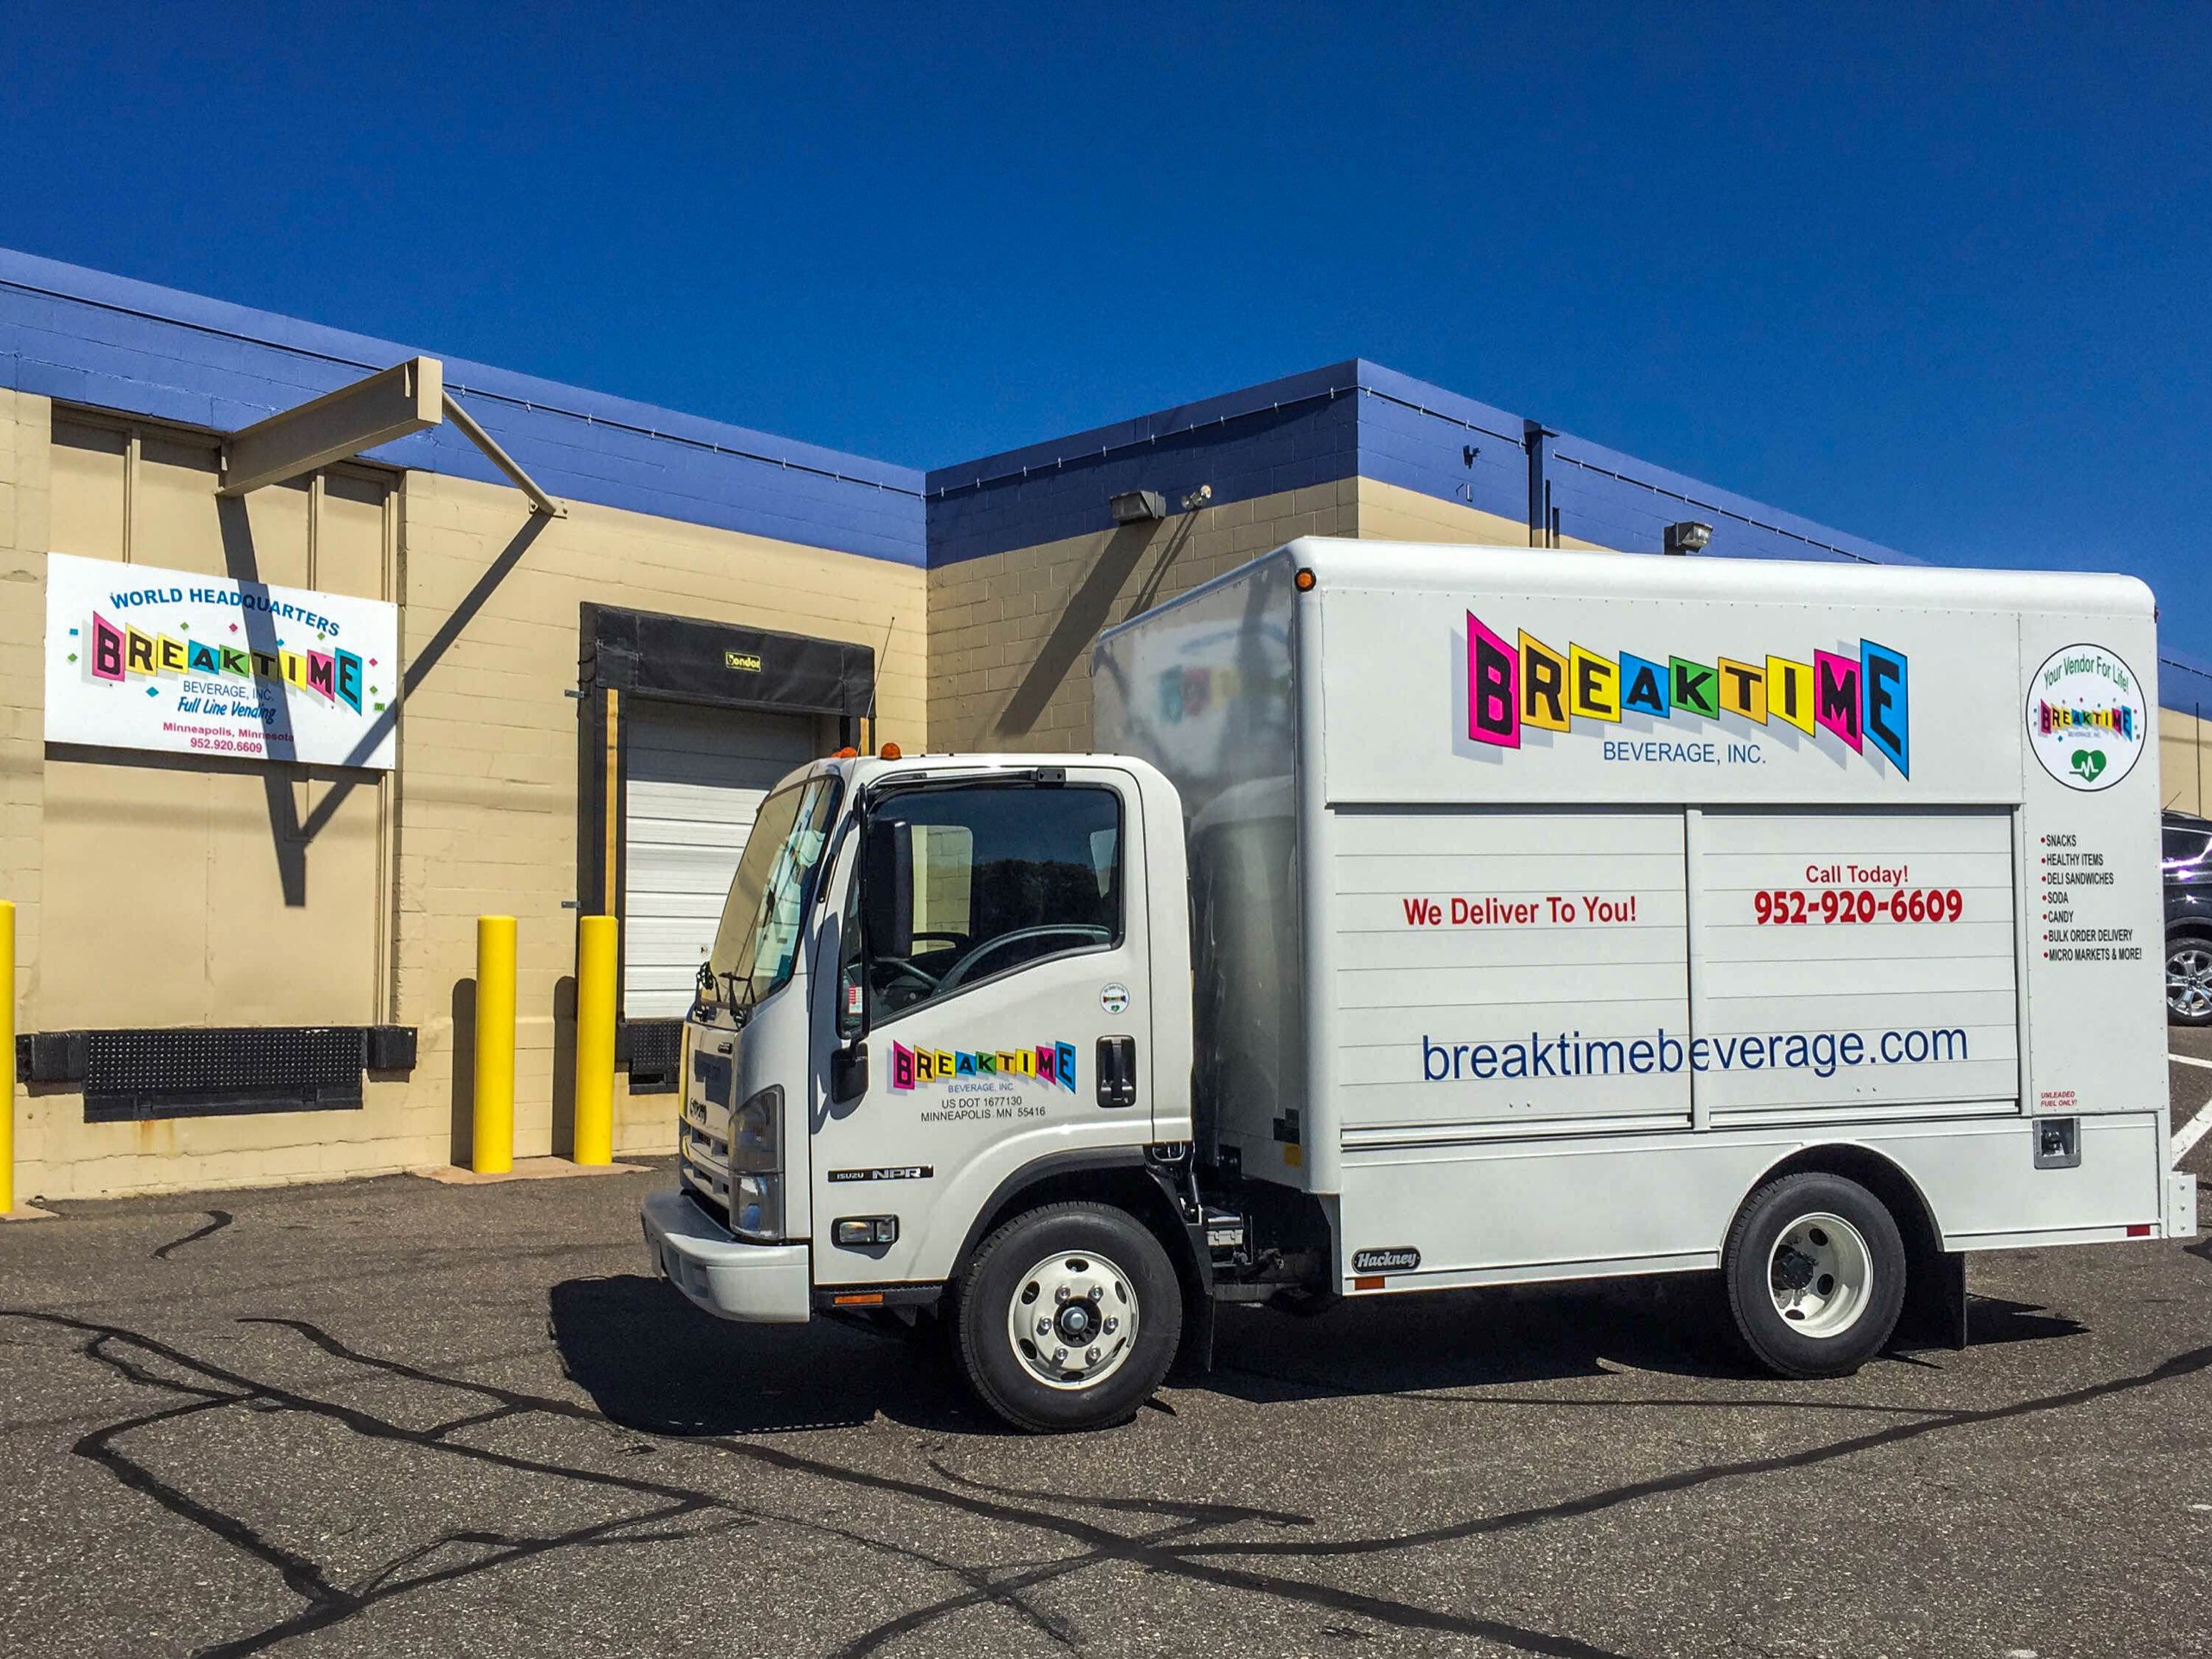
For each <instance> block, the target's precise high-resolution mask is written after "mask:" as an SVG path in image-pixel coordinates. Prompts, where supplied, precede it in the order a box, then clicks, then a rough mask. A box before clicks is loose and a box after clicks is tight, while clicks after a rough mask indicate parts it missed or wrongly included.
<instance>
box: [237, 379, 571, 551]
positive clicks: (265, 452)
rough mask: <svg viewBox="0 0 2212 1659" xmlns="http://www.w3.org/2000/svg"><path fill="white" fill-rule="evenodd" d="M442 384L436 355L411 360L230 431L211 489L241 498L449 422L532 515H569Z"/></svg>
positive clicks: (564, 516)
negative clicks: (218, 478)
mask: <svg viewBox="0 0 2212 1659" xmlns="http://www.w3.org/2000/svg"><path fill="white" fill-rule="evenodd" d="M445 381H446V375H445V365H443V364H442V363H441V362H439V360H438V359H436V358H435V357H410V358H409V359H407V361H405V362H404V363H395V364H394V365H392V366H391V367H390V368H388V369H385V370H384V371H382V372H379V373H377V374H372V375H370V376H369V377H368V378H366V379H363V380H357V381H355V382H354V383H353V385H350V386H340V387H339V389H338V390H337V391H330V392H325V393H324V394H323V395H322V396H321V397H317V398H315V399H314V400H313V401H311V402H308V403H304V404H300V405H299V406H298V407H297V408H296V409H288V410H283V411H282V412H280V413H278V414H275V415H271V416H270V417H269V418H268V419H267V420H265V421H257V422H255V423H253V424H252V425H251V426H249V427H246V428H244V429H241V430H239V431H237V432H233V433H232V434H231V435H230V436H229V438H228V439H226V441H225V442H224V445H223V485H222V488H221V489H220V490H219V491H218V492H217V493H218V494H220V495H226V496H240V495H244V494H245V493H247V492H248V491H250V490H258V489H262V488H264V487H265V486H269V485H271V484H281V483H283V481H284V480H286V479H290V478H297V477H299V476H301V474H304V473H311V472H314V471H315V469H316V468H317V467H327V466H328V465H329V464H330V463H331V462H332V461H344V460H346V459H348V458H349V457H351V456H353V455H358V454H360V453H361V452H362V451H363V450H365V449H373V448H376V447H377V446H378V445H379V444H385V443H390V442H393V441H394V440H395V439H398V438H405V437H411V436H413V435H415V434H416V433H417V432H423V431H427V430H428V429H430V428H431V427H434V426H438V425H441V424H442V423H445V422H446V421H448V420H450V421H451V422H452V423H454V426H456V427H458V428H459V429H461V435H462V436H463V437H465V438H467V440H468V441H469V442H471V443H473V444H474V445H475V446H476V447H477V448H479V449H480V450H482V451H483V452H484V454H485V456H486V459H488V460H489V461H491V463H492V464H493V466H494V467H498V468H499V470H500V471H501V472H503V473H505V474H506V475H507V476H508V478H510V479H512V480H513V481H514V486H515V487H516V488H517V489H518V490H520V491H521V492H522V493H524V495H526V496H528V497H529V498H530V510H531V512H535V513H543V514H544V515H545V516H546V517H547V518H567V517H568V516H569V510H568V508H567V507H566V506H564V505H562V504H561V503H560V502H558V501H556V500H555V499H553V498H552V497H551V496H550V495H548V494H546V493H545V492H544V491H543V490H542V489H540V488H539V487H538V486H537V480H535V479H533V478H531V475H530V474H528V473H526V472H524V471H523V469H522V467H521V466H520V465H519V464H518V462H517V461H515V459H514V457H513V456H512V455H510V454H508V453H507V452H506V451H505V450H504V449H502V448H499V444H498V443H497V442H494V441H493V437H492V435H491V434H490V433H488V432H486V430H485V429H483V428H482V427H480V426H479V425H478V424H477V423H476V422H475V419H474V416H471V415H470V414H469V412H468V411H467V410H465V409H463V408H462V407H461V405H460V404H458V403H456V402H455V401H454V396H453V394H452V393H451V392H449V391H447V390H446V387H445Z"/></svg>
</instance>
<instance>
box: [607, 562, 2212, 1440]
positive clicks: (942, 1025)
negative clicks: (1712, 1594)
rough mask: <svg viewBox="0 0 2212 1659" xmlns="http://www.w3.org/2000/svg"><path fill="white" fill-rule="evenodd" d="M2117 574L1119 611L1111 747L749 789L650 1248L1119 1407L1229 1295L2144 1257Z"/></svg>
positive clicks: (2134, 878) (2155, 1117)
mask: <svg viewBox="0 0 2212 1659" xmlns="http://www.w3.org/2000/svg"><path fill="white" fill-rule="evenodd" d="M2156 662H2157V647H2156V640H2155V638H2154V634H2153V630H2152V601H2151V595H2150V594H2149V592H2148V591H2147V590H2146V589H2145V588H2144V587H2143V586H2142V585H2141V584H2140V583H2139V582H2133V581H2132V580H2126V579H2123V578H2119V577H2112V576H2081V575H2040V574H2024V573H2018V572H2003V573H1999V572H1981V571H1967V570H1938V569H1894V568H1884V569H1868V568H1854V567H1844V566H1835V565H1814V564H1796V563H1751V562H1738V561H1726V560H1719V559H1711V560H1707V559H1684V558H1661V557H1649V558H1645V557H1630V556H1619V555H1606V554H1580V553H1564V552H1551V551H1532V550H1526V549H1512V548H1482V547H1442V546H1406V545H1395V544H1387V543H1373V542H1345V541H1326V540H1306V541H1300V542H1295V543H1292V544H1290V545H1289V546H1287V547H1286V548H1283V549H1281V550H1278V551H1276V552H1274V553H1272V554H1269V555H1268V556H1265V557H1263V558H1261V559H1259V560H1257V561H1256V562H1255V563H1251V564H1249V565H1247V566H1245V567H1244V568H1243V569H1239V570H1237V571H1235V572H1233V573H1231V574H1230V575H1225V576H1224V577H1222V578H1220V579H1218V580H1217V581H1215V582H1210V583H1208V584H1207V585H1205V586H1204V587H1202V588H1197V589H1195V590H1194V591H1192V592H1191V593H1189V594H1185V595H1184V596H1183V597H1181V598H1180V599H1178V600H1176V601H1173V602H1172V603H1170V604H1166V605H1163V606H1161V607H1159V608H1158V609H1156V610H1154V611H1151V612H1149V613H1146V614H1145V615H1143V616H1141V617H1138V618H1136V619H1135V620H1132V621H1130V622H1128V623H1127V624H1125V625H1124V626H1121V627H1119V628H1116V629H1115V630H1113V631H1111V632H1109V633H1108V634H1106V635H1105V636H1104V637H1103V639H1101V641H1100V642H1099V645H1098V646H1097V649H1096V658H1095V660H1094V662H1093V664H1092V680H1093V692H1094V698H1095V706H1096V725H1097V732H1098V741H1099V742H1100V744H1101V746H1102V747H1101V752H1100V753H1090V754H1066V755H922V756H913V757H908V758H905V759H900V758H898V757H897V756H896V753H895V751H890V750H887V752H886V753H887V758H885V759H880V760H879V759H868V758H862V757H858V756H855V755H852V754H850V753H847V754H846V755H844V756H842V757H838V758H835V759H832V760H824V761H821V762H817V763H816V764H814V765H811V766H807V767H805V768H804V769H803V770H801V771H799V772H794V773H793V774H792V775H791V778H789V779H787V780H786V781H785V783H784V784H783V785H781V786H780V787H779V789H778V790H777V791H776V792H775V793H774V794H773V795H772V796H771V797H770V798H769V799H768V800H767V802H766V804H764V805H763V806H762V808H761V809H760V818H759V821H758V823H757V824H756V826H755V828H754V829H753V839H752V840H751V842H749V843H748V845H747V849H746V852H745V855H744V859H743V862H742V865H741V868H740V869H739V871H738V873H737V877H736V880H735V882H734V885H733V887H732V891H731V894H730V899H729V905H728V911H727V912H726V914H725V917H724V919H723V922H722V925H721V935H720V938H718V940H717V942H716V944H715V947H714V950H713V952H712V957H711V960H710V962H709V965H708V967H707V969H703V970H702V987H701V990H700V994H699V997H698V1001H697V1004H696V1007H694V1009H693V1011H692V1014H691V1016H690V1020H688V1022H687V1024H686V1028H685V1043H686V1058H685V1077H686V1084H685V1093H684V1098H683V1125H682V1160H681V1171H680V1179H681V1185H680V1186H679V1187H678V1189H677V1190H676V1191H674V1192H664V1193H658V1194H656V1195H654V1196H652V1198H649V1199H648V1200H647V1202H646V1205H645V1216H644V1220H645V1234H646V1237H647V1242H648V1245H649V1248H650V1249H651V1250H652V1256H653V1260H654V1262H655V1264H656V1266H657V1267H658V1270H659V1271H660V1272H662V1273H663V1274H665V1275H666V1276H667V1277H668V1278H669V1279H670V1280H671V1281H672V1282H673V1283H674V1284H675V1285H676V1286H677V1287H678V1288H680V1289H681V1290H682V1291H683V1294H685V1295H686V1296H688V1297H690V1299H691V1300H693V1301H695V1302H696V1303H697V1304H698V1305H699V1306H702V1307H703V1308H705V1309H706V1310H708V1311H709V1312H710V1313H716V1314H720V1315H721V1316H722V1317H724V1318H728V1319H753V1320H783V1321H794V1322H795V1321H799V1320H804V1319H810V1318H811V1317H813V1316H815V1315H816V1314H817V1313H838V1312H843V1313H853V1314H861V1315H864V1316H867V1317H873V1318H878V1319H899V1320H902V1321H906V1322H908V1323H912V1322H914V1321H917V1320H920V1319H931V1320H938V1321H943V1322H944V1323H945V1324H946V1325H949V1326H950V1334H951V1335H952V1336H953V1337H954V1338H956V1348H957V1354H958V1356H959V1362H960V1364H961V1366H962V1369H963V1371H964V1372H965V1374H966V1376H967V1377H968V1379H969V1382H970V1383H972V1385H973V1386H974V1388H975V1389H976V1393H977V1394H978V1395H980V1396H981V1398H982V1400H983V1402H985V1403H986V1404H987V1405H988V1406H989V1407H990V1408H992V1409H993V1410H995V1412H997V1413H998V1414H1000V1415H1001V1416H1002V1417H1004V1418H1005V1419H1006V1420H1007V1421H1009V1422H1012V1423H1014V1424H1016V1425H1018V1426H1020V1427H1025V1428H1029V1429H1039V1430H1050V1429H1067V1428H1080V1427H1091V1426H1095V1425H1098V1424H1103V1423H1110V1422H1114V1421H1119V1420H1122V1419H1124V1418H1126V1417H1128V1415H1129V1414H1130V1413H1132V1412H1133V1411H1134V1410H1135V1409H1136V1408H1137V1407H1138V1405H1139V1404H1140V1403H1141V1402H1142V1401H1143V1400H1144V1399H1145V1398H1146V1396H1147V1395H1149V1394H1150V1393H1151V1392H1152V1391H1153V1389H1154V1388H1156V1387H1157V1386H1158V1385H1159V1383H1160V1381H1161V1379H1162V1378H1163V1377H1164V1376H1166V1374H1167V1371H1168V1370H1169V1367H1170V1365H1171V1363H1173V1362H1174V1360H1175V1359H1176V1357H1177V1355H1178V1351H1179V1350H1180V1351H1181V1352H1182V1354H1183V1356H1184V1357H1185V1360H1186V1362H1191V1363H1198V1364H1204V1363H1206V1361H1207V1358H1208V1356H1209V1353H1210V1348H1211V1332H1212V1328H1213V1327H1212V1318H1211V1316H1212V1311H1213V1308H1214V1306H1215V1305H1216V1304H1217V1303H1218V1302H1220V1301H1224V1300H1252V1301H1270V1302H1274V1303H1275V1304H1277V1305H1279V1306H1319V1305H1323V1304H1325V1303H1326V1302H1329V1301H1331V1300H1335V1299H1338V1298H1344V1297H1361V1296H1372V1295H1389V1294H1397V1293H1401V1292H1406V1291H1426V1290H1444V1289H1452V1288H1458V1287H1469V1286H1481V1285H1498V1284H1514V1283H1529V1282H1532V1281H1559V1280H1571V1279H1584V1278H1590V1277H1594V1276H1599V1275H1606V1274H1656V1273H1670V1272H1681V1271H1688V1270H1701V1269H1702V1270H1711V1269H1717V1270H1718V1273H1719V1279H1720V1281H1721V1283H1722V1285H1723V1287H1724V1288H1725V1292H1726V1297H1727V1300H1728V1303H1729V1306H1730V1308H1731V1310H1732V1313H1733V1316H1734V1319H1735V1322H1736V1325H1737V1327H1738V1330H1739V1331H1740V1332H1741V1334H1742V1336H1743V1338H1744V1340H1745V1344H1747V1346H1748V1347H1749V1349H1750V1350H1751V1353H1752V1354H1753V1355H1755V1356H1756V1357H1758V1359H1759V1360H1761V1361H1763V1362H1764V1363H1765V1364H1767V1365H1768V1366H1770V1367H1771V1368H1773V1369H1774V1370H1777V1371H1779V1372H1782V1373H1784V1374H1787V1375H1791V1376H1825V1375H1831V1374H1835V1373H1841V1372H1847V1371H1849V1370H1853V1368H1855V1367H1856V1366H1858V1365H1859V1363H1862V1362H1863V1361H1864V1360H1865V1359H1866V1358H1867V1357H1868V1356H1870V1355H1871V1354H1872V1353H1874V1352H1875V1351H1877V1350H1878V1349H1879V1348H1881V1347H1882V1345H1883V1344H1885V1343H1886V1342H1888V1341H1889V1340H1890V1339H1891V1336H1892V1333H1893V1332H1894V1330H1895V1329H1896V1327H1897V1324H1898V1321H1899V1319H1900V1316H1901V1314H1903V1315H1906V1316H1909V1317H1914V1318H1917V1319H1921V1320H1922V1321H1923V1322H1928V1321H1933V1322H1935V1323H1936V1324H1937V1325H1938V1327H1939V1328H1940V1329H1942V1330H1944V1331H1947V1332H1948V1333H1949V1335H1950V1336H1951V1337H1952V1338H1954V1339H1955V1340H1961V1341H1962V1340H1963V1339H1964V1323H1965V1305H1966V1297H1965V1275H1964V1268H1963V1262H1964V1255H1965V1253H1967V1252H1970V1251H1974V1250H1985V1249H2008V1248H2015V1247H2018V1246H2023V1245H2037V1244H2062V1243H2068V1244H2070V1243H2097V1242H2101V1241H2106V1240H2117V1239H2127V1238H2146V1237H2176V1236H2187V1235H2189V1234H2190V1233H2192V1232H2193V1231H2194V1230H2195V1225H2196V1219H2195V1214H2194V1211H2195V1185H2194V1182H2193V1181H2191V1180H2190V1179H2188V1178H2186V1177H2181V1176H2175V1175H2171V1174H2170V1173H2169V1170H2168V1156H2167V1150H2168V1148H2167V1133H2168V1127H2167V1116H2166V1082H2165V1063H2164V1002H2163V1000H2162V997H2161V991H2160V982H2159V976H2158V975H2159V970H2158V960H2159V950H2158V940H2159V929H2160V918H2161V914H2162V911H2161V901H2160V896H2159V877H2158V761H2157V755H2156V750H2155V732H2154V728H2153V721H2154V719H2155V715H2154V710H2155V709H2157V707H2158V702H2157V697H2156V695H2155V685H2154V682H2153V680H2152V674H2153V672H2154V671H2155V667H2156Z"/></svg>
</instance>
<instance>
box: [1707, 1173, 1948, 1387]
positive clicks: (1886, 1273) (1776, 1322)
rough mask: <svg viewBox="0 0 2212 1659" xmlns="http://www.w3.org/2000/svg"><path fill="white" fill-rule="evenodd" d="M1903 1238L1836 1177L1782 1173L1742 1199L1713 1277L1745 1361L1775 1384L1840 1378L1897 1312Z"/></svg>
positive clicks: (1854, 1186)
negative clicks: (1746, 1353) (1720, 1282)
mask: <svg viewBox="0 0 2212 1659" xmlns="http://www.w3.org/2000/svg"><path fill="white" fill-rule="evenodd" d="M1904 1272H1905V1268H1904V1238H1903V1237H1902V1236H1900V1235H1899V1233H1898V1231H1897V1222H1896V1220H1895V1219H1894V1218H1893V1217H1891V1214H1890V1212H1889V1211H1888V1210H1887V1209H1886V1208H1885V1207H1884V1205H1883V1204H1882V1201H1881V1200H1880V1199H1879V1198H1876V1197H1875V1196H1874V1195H1873V1194H1872V1192H1868V1191H1867V1190H1866V1188H1865V1187H1863V1186H1861V1185H1859V1183H1858V1182H1856V1181H1851V1180H1846V1179H1844V1178H1843V1177H1841V1176H1840V1175H1824V1174H1817V1173H1806V1174H1802V1175H1785V1176H1783V1177H1782V1178H1781V1179H1778V1180H1774V1181H1770V1182H1768V1183H1767V1184H1766V1185H1764V1186H1763V1187H1761V1188H1759V1190H1758V1192H1754V1193H1752V1194H1751V1197H1750V1198H1747V1199H1745V1202H1744V1207H1743V1208H1742V1209H1741V1210H1740V1211H1738V1212H1737V1215H1736V1224H1735V1225H1734V1226H1733V1227H1732V1228H1730V1229H1729V1231H1728V1244H1727V1248H1726V1250H1725V1251H1724V1252H1723V1254H1722V1257H1721V1276H1722V1278H1723V1279H1724V1280H1725V1281H1726V1283H1727V1287H1728V1311H1729V1312H1730V1313H1732V1314H1733V1315H1734V1316H1735V1319H1736V1329H1737V1331H1738V1333H1739V1334H1740V1335H1741V1336H1742V1338H1743V1339H1744V1344H1745V1346H1746V1347H1747V1348H1749V1349H1750V1350H1751V1354H1752V1356H1753V1357H1755V1358H1756V1359H1758V1362H1759V1363H1761V1364H1763V1365H1764V1366H1766V1367H1767V1369H1769V1370H1772V1371H1776V1372H1778V1373H1780V1374H1781V1375H1782V1376H1849V1375H1850V1374H1851V1373H1852V1372H1853V1371H1855V1370H1858V1369H1859V1367H1860V1366H1861V1365H1863V1364H1865V1363H1866V1361H1867V1360H1869V1359H1871V1358H1872V1357H1873V1356H1874V1355H1876V1354H1877V1353H1878V1352H1880V1351H1881V1349H1882V1345H1883V1344H1885V1343H1886V1342H1888V1341H1889V1339H1890V1335H1891V1332H1893V1331H1895V1330H1896V1328H1897V1314H1898V1313H1899V1311H1900V1310H1901V1309H1902V1308H1903V1307H1904Z"/></svg>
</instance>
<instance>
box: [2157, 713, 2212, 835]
mask: <svg viewBox="0 0 2212 1659" xmlns="http://www.w3.org/2000/svg"><path fill="white" fill-rule="evenodd" d="M2158 802H2159V804H2160V805H2161V806H2162V807H2164V809H2165V810H2167V811H2169V812H2186V813H2188V814H2189V815H2190V817H2198V818H2202V817H2212V721H2207V720H2204V719H2202V718H2201V717H2200V716H2199V715H2197V714H2196V712H2195V711H2194V710H2191V711H2190V712H2186V713H2184V712H2183V710H2181V709H2159V710H2158Z"/></svg>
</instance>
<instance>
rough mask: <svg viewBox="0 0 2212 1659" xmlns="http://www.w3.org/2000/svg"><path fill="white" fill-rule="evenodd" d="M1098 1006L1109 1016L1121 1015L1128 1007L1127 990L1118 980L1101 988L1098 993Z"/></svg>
mask: <svg viewBox="0 0 2212 1659" xmlns="http://www.w3.org/2000/svg"><path fill="white" fill-rule="evenodd" d="M1098 1006H1099V1007H1102V1008H1103V1009H1105V1010H1106V1012H1107V1013H1109V1014H1119V1013H1121V1012H1122V1010H1123V1009H1124V1008H1126V1007H1128V1006H1129V988H1128V986H1126V985H1124V984H1122V982H1120V981H1118V980H1116V982H1114V983H1113V984H1111V985H1108V986H1104V987H1102V988H1100V990H1099V993H1098Z"/></svg>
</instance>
